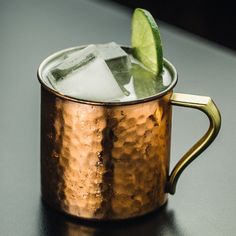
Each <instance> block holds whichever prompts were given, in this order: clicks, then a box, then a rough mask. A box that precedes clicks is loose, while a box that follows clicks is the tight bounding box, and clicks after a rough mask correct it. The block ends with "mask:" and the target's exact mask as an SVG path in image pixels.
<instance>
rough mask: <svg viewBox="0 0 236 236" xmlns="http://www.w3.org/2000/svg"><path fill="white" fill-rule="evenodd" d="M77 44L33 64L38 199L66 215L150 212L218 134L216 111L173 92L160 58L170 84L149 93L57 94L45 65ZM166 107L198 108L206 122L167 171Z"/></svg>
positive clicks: (124, 216) (204, 102)
mask: <svg viewBox="0 0 236 236" xmlns="http://www.w3.org/2000/svg"><path fill="white" fill-rule="evenodd" d="M79 49H81V47H75V48H69V49H65V50H62V51H60V52H57V53H55V54H53V55H51V56H49V57H48V58H46V59H45V60H44V61H43V62H42V63H41V65H40V67H39V69H38V79H39V81H40V83H41V191H42V199H43V200H44V201H45V202H46V203H47V204H49V205H50V206H51V207H53V208H55V209H57V210H60V211H62V212H64V213H66V214H69V215H72V216H75V217H80V218H85V219H93V220H110V219H127V218H132V217H136V216H141V215H144V214H146V213H148V212H151V211H153V210H156V209H158V208H160V207H161V206H162V205H164V204H165V203H166V201H167V195H168V193H170V194H174V193H175V188H176V183H177V181H178V179H179V176H180V175H181V173H182V171H183V170H184V169H185V168H186V167H187V166H188V165H189V164H190V163H191V162H192V161H193V160H194V159H195V158H196V157H197V156H199V154H201V153H202V152H203V151H204V150H205V149H206V148H207V147H208V146H209V145H210V144H211V142H212V141H213V140H214V139H215V137H216V136H217V134H218V132H219V129H220V124H221V118H220V113H219V111H218V109H217V107H216V105H215V104H214V102H213V101H212V99H211V98H209V97H203V96H195V95H188V94H180V93H173V88H174V86H175V85H176V83H177V72H176V69H175V68H174V66H173V65H172V64H171V63H170V62H168V61H167V60H165V61H164V66H165V68H167V69H168V70H169V72H170V73H171V76H172V83H171V84H170V86H169V87H168V88H167V89H166V90H165V91H163V92H161V93H159V94H156V95H155V96H152V97H148V98H144V99H140V100H136V101H129V102H116V103H109V102H94V101H87V100H80V99H75V98H71V97H68V96H65V95H61V94H59V93H58V92H56V91H55V90H53V89H52V88H51V87H50V86H49V84H48V82H47V80H46V78H45V70H46V68H47V67H48V65H50V63H53V61H54V60H55V59H56V58H59V57H63V55H64V54H65V53H68V52H72V51H76V50H79ZM123 49H124V50H126V51H127V52H130V50H131V49H130V48H128V47H123ZM94 76H96V75H94ZM173 105H176V106H183V107H190V108H195V109H198V110H201V111H203V112H204V113H205V114H206V115H207V116H208V118H209V121H210V126H209V129H208V131H207V132H206V133H205V135H204V136H203V137H202V138H201V139H200V140H199V141H198V142H197V143H196V144H195V145H194V146H193V147H192V148H191V149H190V150H189V151H188V152H187V153H186V154H185V155H184V156H183V157H182V158H181V159H180V161H179V162H178V163H177V164H176V166H175V167H174V169H173V170H172V172H171V173H170V174H169V161H170V141H171V118H172V114H171V110H172V106H173Z"/></svg>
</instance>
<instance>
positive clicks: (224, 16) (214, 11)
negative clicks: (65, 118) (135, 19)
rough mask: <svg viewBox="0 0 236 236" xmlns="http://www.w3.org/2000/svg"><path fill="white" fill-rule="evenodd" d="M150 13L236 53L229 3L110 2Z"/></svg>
mask: <svg viewBox="0 0 236 236" xmlns="http://www.w3.org/2000/svg"><path fill="white" fill-rule="evenodd" d="M113 1H114V2H117V3H120V4H122V5H125V6H128V7H130V8H131V9H134V8H136V7H141V8H145V9H147V10H149V11H150V12H151V13H152V15H153V16H154V17H155V18H156V19H157V20H158V19H159V20H162V21H164V22H167V23H169V24H171V25H174V26H177V27H180V28H182V29H184V30H187V31H189V32H191V33H194V34H196V35H199V36H201V37H204V38H206V39H208V40H211V41H214V42H216V43H218V44H221V45H223V46H225V47H228V48H231V49H234V50H236V43H235V42H236V13H235V7H234V5H235V4H233V2H231V1H214V2H213V3H211V2H210V1H207V0H206V1H155V0H148V1H140V0H113Z"/></svg>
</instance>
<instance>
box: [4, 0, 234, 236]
mask: <svg viewBox="0 0 236 236" xmlns="http://www.w3.org/2000/svg"><path fill="white" fill-rule="evenodd" d="M130 21H131V12H130V11H129V10H128V9H126V8H123V7H121V6H119V5H113V4H112V3H111V2H109V1H107V2H105V1H99V2H98V1H85V0H83V1H82V0H80V1H78V0H77V1H75V0H67V1H63V0H58V1H53V0H48V1H46V0H41V1H36V0H32V1H30V0H22V1H17V0H11V1H7V0H1V1H0V71H1V77H0V111H1V112H0V235H1V236H2V235H4V236H5V235H10V236H12V235H18V236H21V235H22V236H28V235H30V236H31V235H45V236H49V235H69V236H72V235H86V236H92V235H124V236H125V235H129V236H130V235H136V236H138V235H148V236H154V235H235V234H236V224H235V217H236V181H235V179H236V171H235V166H236V158H235V153H236V148H235V147H236V145H235V140H236V132H235V131H236V130H235V116H236V110H235V101H236V93H235V89H236V80H235V75H236V66H235V65H236V56H235V54H234V53H233V52H231V51H229V50H226V49H225V48H221V47H218V46H216V45H214V44H211V43H209V42H207V41H204V40H202V39H200V38H197V37H195V36H193V35H190V34H187V33H186V32H183V31H180V30H177V29H175V28H172V27H170V26H168V25H166V24H164V23H162V22H160V28H161V34H162V38H163V42H164V55H165V57H166V58H168V59H169V60H170V61H171V62H172V63H173V64H174V65H175V66H176V68H177V70H178V72H179V82H178V85H177V86H176V88H175V91H177V92H184V93H190V94H199V95H207V96H210V97H212V98H213V99H214V101H215V102H216V103H217V105H218V107H219V109H220V110H221V113H222V128H221V132H220V134H219V136H218V137H217V139H216V140H215V142H214V143H213V145H211V146H210V147H209V148H208V149H207V150H206V151H205V152H204V153H203V154H202V155H201V156H200V157H199V158H198V159H197V160H196V161H195V162H194V163H193V164H191V165H190V166H189V167H188V168H187V169H186V171H185V172H184V173H183V175H182V176H181V178H180V180H179V183H178V186H177V192H176V194H175V195H174V196H169V201H168V204H167V206H166V207H164V208H163V209H161V210H160V211H158V212H156V213H154V214H151V215H148V216H146V217H142V218H140V219H137V220H133V221H128V222H127V221H126V222H120V223H108V224H91V223H86V222H82V221H78V220H72V219H71V218H68V217H65V216H64V215H61V214H58V213H56V212H54V211H52V210H50V209H49V208H48V207H45V206H43V205H42V203H41V199H40V160H39V159H40V152H39V135H40V133H39V128H40V121H39V117H40V86H39V83H38V81H37V78H36V70H37V67H38V65H39V64H40V62H41V61H42V60H43V59H44V58H45V57H47V56H48V55H50V54H51V53H53V52H56V51H58V50H60V49H63V48H68V47H71V46H76V45H81V44H88V43H105V42H110V41H116V42H118V43H121V44H129V43H130ZM207 127H208V120H207V118H206V117H205V116H204V115H203V114H202V113H201V112H199V111H196V110H191V109H184V108H178V107H175V108H174V114H173V129H172V152H171V153H172V157H171V168H172V167H173V166H174V164H175V163H176V162H177V161H178V160H179V158H180V157H181V155H182V154H183V153H184V152H185V151H186V150H187V149H188V148H189V147H190V146H191V145H192V144H193V143H194V142H195V141H196V140H197V139H198V138H199V137H200V136H201V135H202V134H203V133H204V132H205V130H206V129H207Z"/></svg>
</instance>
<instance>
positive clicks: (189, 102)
mask: <svg viewBox="0 0 236 236" xmlns="http://www.w3.org/2000/svg"><path fill="white" fill-rule="evenodd" d="M170 102H171V104H172V105H176V106H182V107H190V108H195V109H198V110H200V111H202V112H204V113H205V114H206V115H207V116H208V118H209V121H210V126H209V129H208V131H207V132H206V133H205V135H204V136H203V137H202V138H201V139H200V140H199V141H198V142H197V143H196V144H194V146H193V147H191V148H190V149H189V151H188V152H187V153H186V154H184V156H183V157H182V158H181V159H180V161H179V162H178V163H177V164H176V165H175V167H174V169H173V170H172V172H171V174H170V176H169V179H168V182H167V186H166V187H167V189H166V191H167V192H168V193H170V194H174V193H175V189H176V184H177V181H178V179H179V177H180V175H181V173H182V172H183V170H184V169H185V168H186V167H187V166H188V165H189V164H190V163H191V162H192V161H193V160H194V159H195V158H196V157H197V156H199V155H200V154H201V153H202V152H203V151H204V150H205V149H206V148H207V147H208V146H209V145H210V144H211V143H212V142H213V141H214V139H215V137H216V136H217V134H218V132H219V130H220V125H221V116H220V112H219V110H218V109H217V107H216V105H215V103H214V102H213V101H212V99H211V98H210V97H204V96H196V95H190V94H182V93H173V95H172V97H171V99H170Z"/></svg>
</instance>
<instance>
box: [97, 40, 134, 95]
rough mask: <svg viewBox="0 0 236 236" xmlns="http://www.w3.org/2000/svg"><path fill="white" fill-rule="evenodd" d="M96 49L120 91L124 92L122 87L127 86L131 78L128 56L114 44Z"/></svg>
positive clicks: (101, 45)
mask: <svg viewBox="0 0 236 236" xmlns="http://www.w3.org/2000/svg"><path fill="white" fill-rule="evenodd" d="M97 48H98V50H99V53H100V54H101V56H102V57H103V58H104V59H105V61H106V63H107V65H108V67H109V68H110V70H111V72H112V74H113V75H114V77H115V79H116V80H117V82H118V84H119V85H120V87H121V89H122V90H124V87H123V85H125V84H128V83H129V81H130V77H131V75H130V69H131V61H130V58H129V56H128V54H127V53H126V52H125V51H124V50H123V49H122V48H121V47H120V46H119V45H118V44H116V43H114V42H111V43H108V44H100V45H97Z"/></svg>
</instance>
